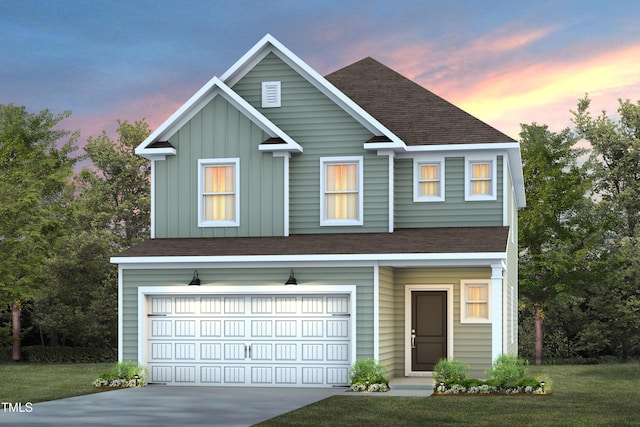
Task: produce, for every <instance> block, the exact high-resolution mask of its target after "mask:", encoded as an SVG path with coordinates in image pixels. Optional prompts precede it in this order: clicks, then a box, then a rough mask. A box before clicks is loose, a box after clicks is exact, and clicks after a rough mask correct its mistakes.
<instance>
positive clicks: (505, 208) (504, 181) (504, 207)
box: [502, 156, 511, 226]
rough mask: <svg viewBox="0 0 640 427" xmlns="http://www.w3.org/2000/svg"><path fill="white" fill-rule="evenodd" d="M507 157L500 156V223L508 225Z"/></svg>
mask: <svg viewBox="0 0 640 427" xmlns="http://www.w3.org/2000/svg"><path fill="white" fill-rule="evenodd" d="M508 174H509V157H508V156H502V225H503V226H507V225H509V199H511V197H509V193H508V190H509V182H508V181H511V179H507V177H508V176H509V175H508Z"/></svg>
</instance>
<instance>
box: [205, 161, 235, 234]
mask: <svg viewBox="0 0 640 427" xmlns="http://www.w3.org/2000/svg"><path fill="white" fill-rule="evenodd" d="M239 169H240V159H237V158H234V159H200V160H198V225H199V226H200V227H237V226H238V225H239V218H238V214H239V208H240V206H239V201H240V198H239V193H240V192H239V188H238V184H239V177H240V170H239Z"/></svg>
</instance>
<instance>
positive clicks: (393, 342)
mask: <svg viewBox="0 0 640 427" xmlns="http://www.w3.org/2000/svg"><path fill="white" fill-rule="evenodd" d="M393 281H394V275H393V269H392V268H384V267H383V268H380V269H379V282H378V289H379V295H380V297H379V304H380V339H379V362H380V364H381V365H383V366H385V367H386V369H387V372H388V373H389V374H393V373H395V361H396V352H397V350H398V348H399V346H401V345H402V342H401V339H402V338H401V335H400V337H399V336H398V325H397V321H396V316H395V311H396V294H395V292H394V285H393Z"/></svg>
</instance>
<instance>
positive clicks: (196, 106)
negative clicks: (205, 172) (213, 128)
mask: <svg viewBox="0 0 640 427" xmlns="http://www.w3.org/2000/svg"><path fill="white" fill-rule="evenodd" d="M218 95H221V96H222V97H223V98H224V99H226V100H227V101H228V102H229V103H231V104H232V105H233V106H234V107H235V108H236V109H237V110H238V111H240V112H241V113H242V114H244V115H245V116H246V117H247V118H248V119H249V120H251V121H252V122H253V123H255V124H256V125H257V126H258V127H260V128H261V129H262V130H263V131H264V132H265V133H267V134H268V135H269V136H271V137H272V138H280V139H281V140H282V141H283V142H284V143H283V144H262V145H260V147H259V149H260V150H262V151H273V152H276V151H294V152H299V153H301V152H302V151H303V150H302V147H301V146H300V145H299V144H298V143H297V142H295V141H294V140H293V139H292V138H291V137H289V135H287V134H286V133H284V132H283V131H282V130H281V129H280V128H278V127H277V126H276V125H275V124H273V123H272V122H271V121H270V120H269V119H267V118H266V117H265V116H264V115H263V114H262V113H260V112H259V111H258V110H256V109H255V108H254V107H253V106H252V105H251V104H249V103H248V102H247V101H245V100H244V99H243V98H242V97H240V96H239V95H238V94H237V93H235V92H234V91H233V90H232V89H231V88H230V87H229V86H227V85H226V84H224V83H223V82H222V81H221V80H220V79H218V78H217V77H213V78H212V79H211V80H209V81H208V82H207V83H206V84H205V85H204V86H203V87H202V88H200V90H198V92H196V93H195V94H194V95H193V96H192V97H191V98H190V99H189V100H188V101H187V102H186V103H185V104H183V105H182V106H181V107H180V108H179V109H178V110H177V111H176V112H175V113H173V114H172V115H171V116H170V117H169V118H168V119H167V120H166V121H165V122H164V123H162V124H161V125H160V126H159V127H158V129H156V130H155V131H154V132H152V133H151V135H149V136H148V137H147V138H146V139H145V140H144V141H143V142H142V143H141V144H140V145H138V146H137V147H136V149H135V153H136V154H137V155H139V156H143V157H146V158H148V159H150V160H164V159H165V158H166V156H167V155H175V154H176V150H175V148H171V149H169V148H156V147H151V145H152V144H154V143H156V142H157V141H159V140H161V139H165V138H166V139H168V138H169V137H171V135H173V134H174V133H176V132H177V131H178V130H179V129H180V128H181V127H182V126H184V125H185V124H186V123H187V122H188V121H189V120H191V119H192V118H193V116H195V115H196V114H197V113H198V112H199V111H200V110H201V109H202V108H203V107H204V106H205V105H207V104H208V103H209V102H210V101H211V100H212V99H213V98H215V97H216V96H218Z"/></svg>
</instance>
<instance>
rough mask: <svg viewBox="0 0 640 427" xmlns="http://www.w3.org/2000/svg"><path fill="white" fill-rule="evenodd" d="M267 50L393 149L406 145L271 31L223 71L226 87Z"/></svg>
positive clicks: (241, 75) (222, 78)
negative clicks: (386, 139)
mask: <svg viewBox="0 0 640 427" xmlns="http://www.w3.org/2000/svg"><path fill="white" fill-rule="evenodd" d="M269 53H273V54H275V55H276V56H278V57H279V58H280V59H282V60H283V61H284V62H285V63H286V64H287V65H289V66H290V67H291V68H293V69H294V70H295V71H297V72H298V73H299V74H300V75H301V76H302V77H304V78H305V79H306V80H307V81H308V82H309V83H311V84H312V85H313V86H315V87H316V88H317V89H318V90H320V92H322V93H323V94H324V95H326V96H327V97H328V98H329V99H331V100H332V101H333V102H335V103H336V104H338V106H340V107H341V108H342V109H343V110H345V111H346V112H347V114H349V115H350V116H352V117H353V118H354V119H355V120H356V121H358V122H359V123H360V124H362V125H363V126H364V127H365V128H366V129H367V130H369V131H370V132H371V133H372V134H374V135H378V136H380V135H384V136H386V137H388V138H389V139H390V140H391V141H392V144H390V146H391V147H392V148H396V149H405V148H406V145H405V143H404V142H403V141H402V140H401V139H400V138H399V137H398V136H396V135H395V134H394V133H393V132H391V130H389V129H388V128H387V127H386V126H384V125H383V124H382V123H380V122H379V121H378V120H376V119H375V118H374V117H373V116H371V115H370V114H369V113H368V112H367V111H365V110H364V109H362V107H360V106H359V105H358V104H356V103H355V102H353V101H352V100H351V99H350V98H349V97H348V96H346V95H345V94H344V93H342V92H341V91H340V90H338V89H337V88H336V87H335V86H334V85H333V84H331V83H330V82H329V81H328V80H327V79H325V78H324V77H322V76H321V75H320V74H318V72H317V71H315V70H314V69H313V68H311V67H310V66H309V65H308V64H306V63H305V62H304V61H303V60H302V59H300V58H299V57H298V56H296V55H295V54H294V53H293V52H291V51H290V50H289V49H287V48H286V47H285V46H284V45H283V44H282V43H280V42H279V41H278V40H276V38H275V37H273V36H272V35H271V34H266V35H265V36H264V37H263V38H262V39H261V40H260V41H258V43H256V44H255V45H254V46H253V47H252V48H251V49H250V50H249V51H248V52H247V53H245V54H244V55H243V56H242V57H241V58H240V59H239V60H238V61H236V63H235V64H233V65H232V66H231V68H229V69H228V70H227V71H226V72H225V73H224V74H222V76H221V77H220V79H221V80H222V81H224V82H225V83H227V84H228V85H229V86H233V85H234V84H235V83H237V82H238V81H239V80H240V79H242V77H244V76H245V75H246V74H247V73H248V72H249V71H250V70H251V69H252V68H253V67H255V66H256V65H257V64H258V62H260V61H261V60H262V59H263V58H264V57H265V56H266V55H267V54H269Z"/></svg>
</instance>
